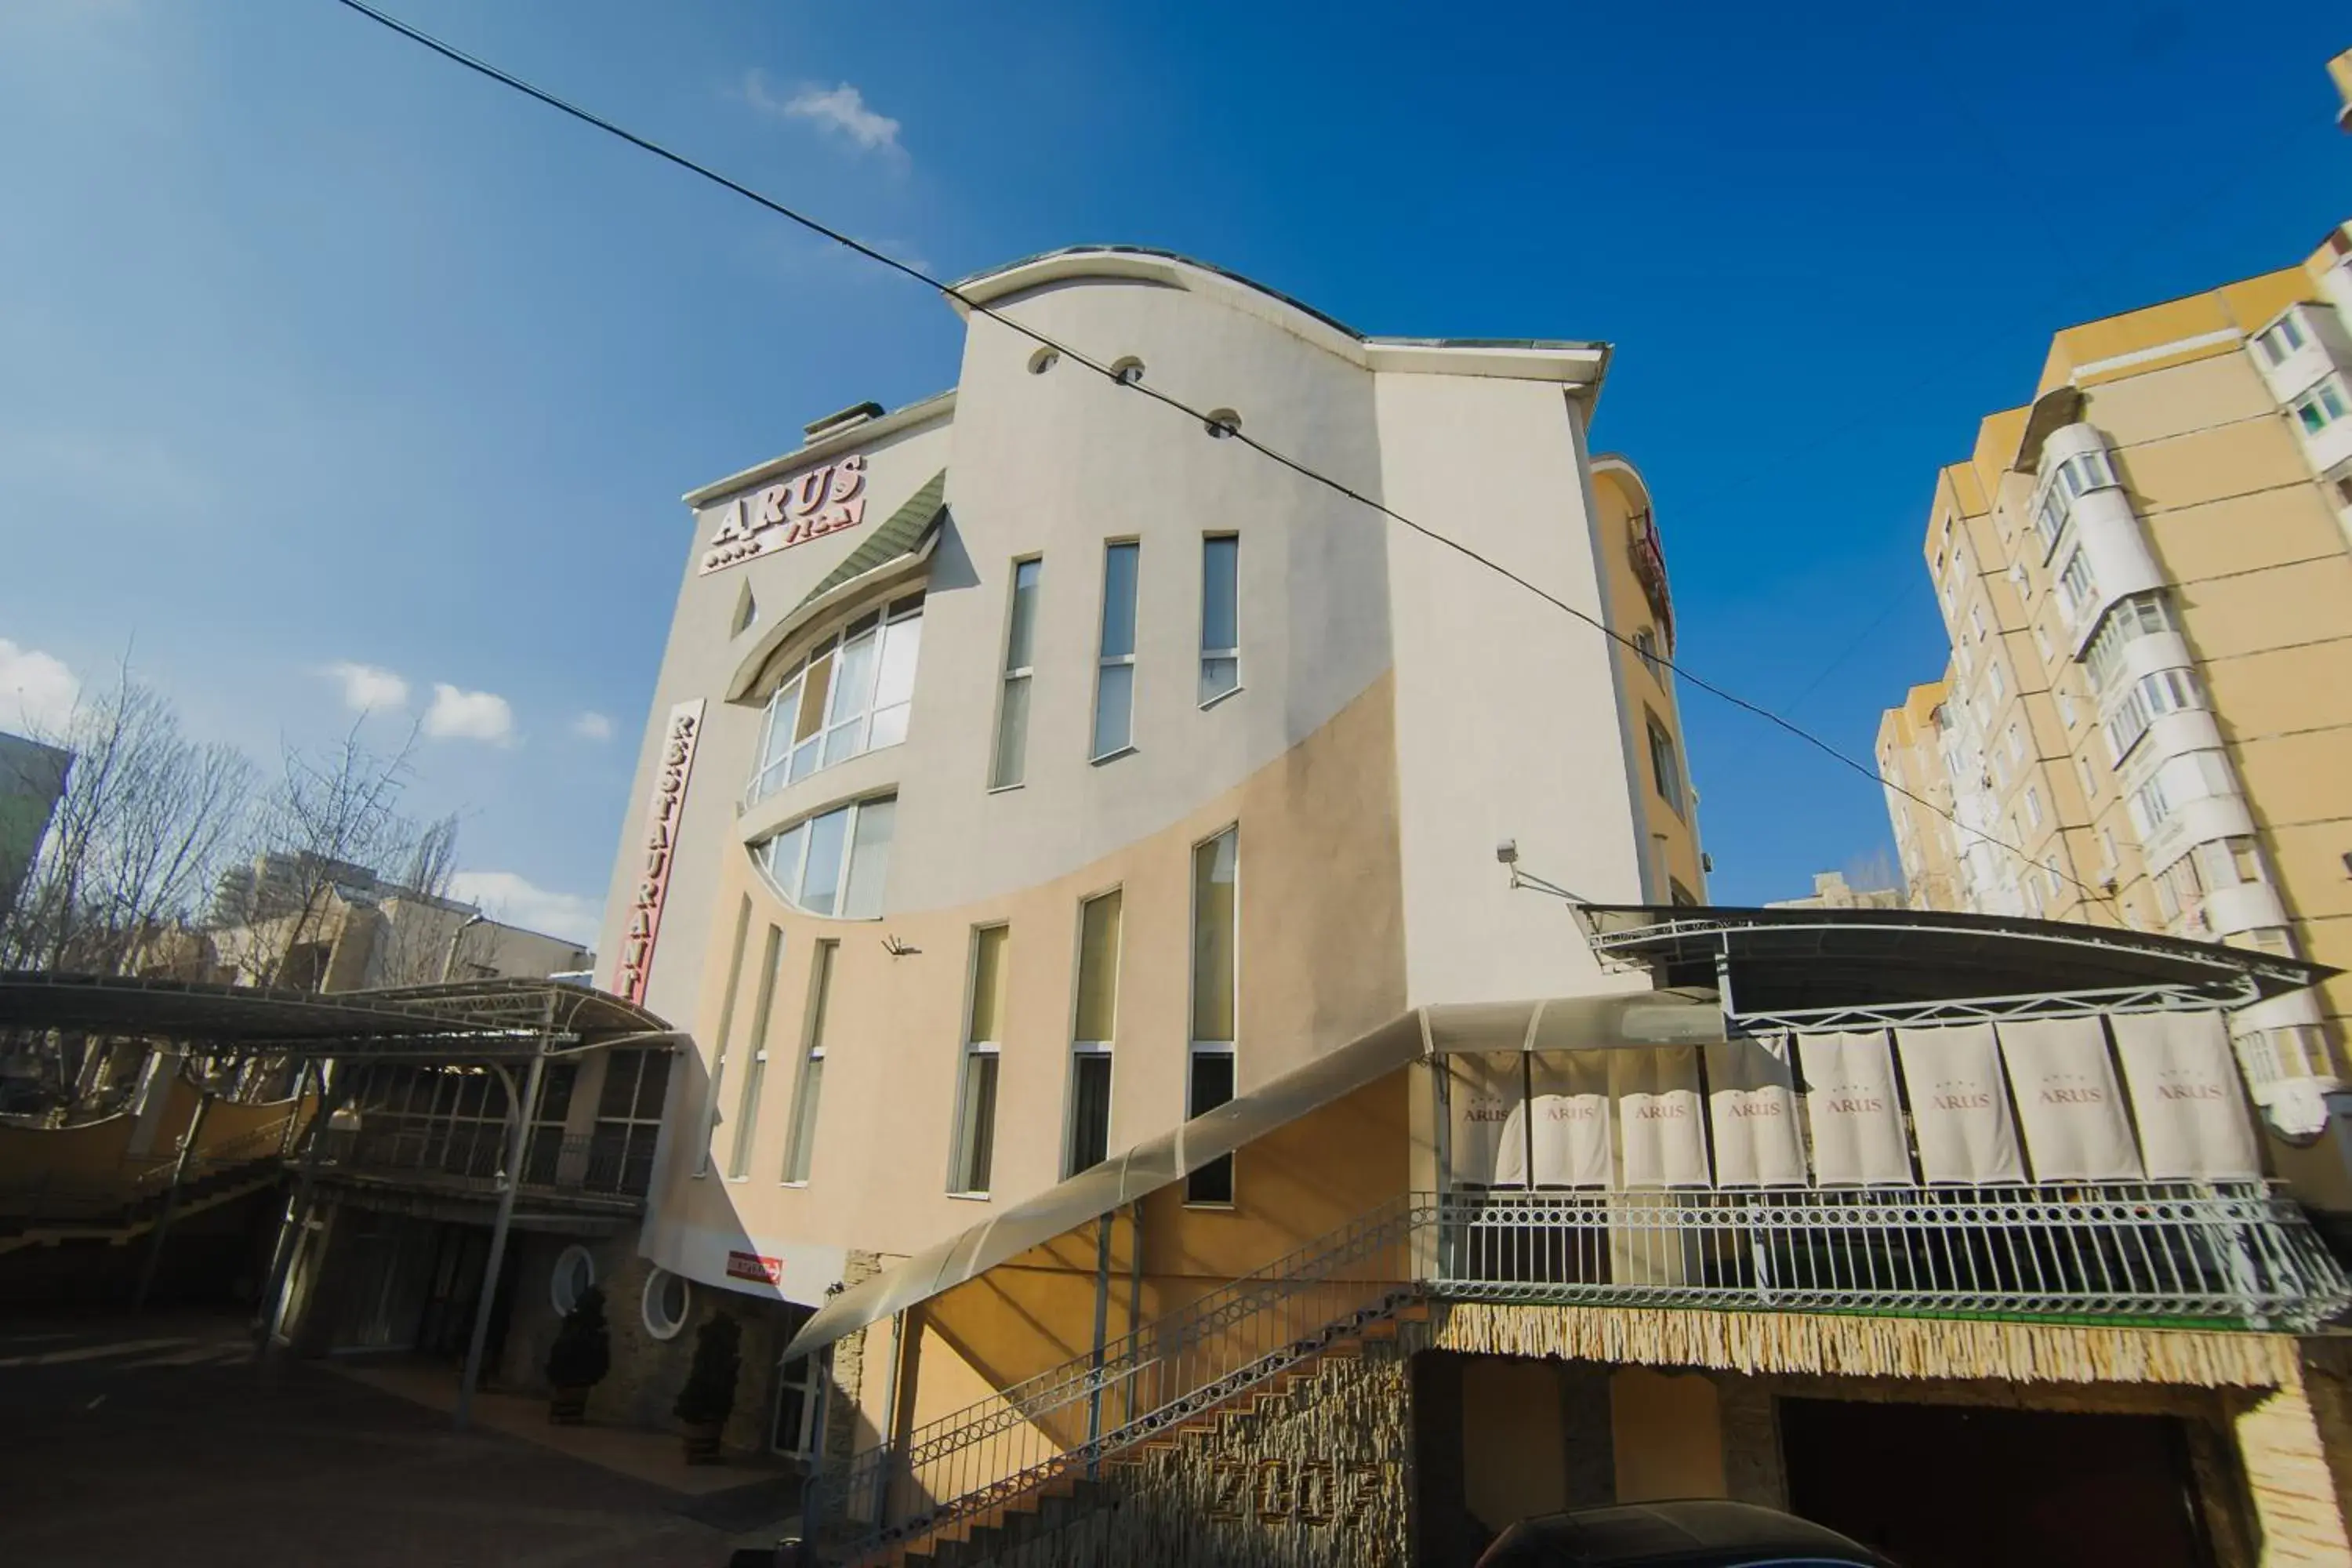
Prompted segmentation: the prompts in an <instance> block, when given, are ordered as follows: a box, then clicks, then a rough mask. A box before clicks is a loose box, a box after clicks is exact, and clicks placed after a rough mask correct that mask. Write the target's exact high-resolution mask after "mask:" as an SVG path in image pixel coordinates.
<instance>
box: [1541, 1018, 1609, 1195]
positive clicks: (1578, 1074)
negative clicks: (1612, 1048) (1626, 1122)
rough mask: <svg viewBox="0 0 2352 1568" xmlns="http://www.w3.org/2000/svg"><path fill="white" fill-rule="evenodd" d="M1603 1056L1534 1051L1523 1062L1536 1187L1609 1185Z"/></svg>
mask: <svg viewBox="0 0 2352 1568" xmlns="http://www.w3.org/2000/svg"><path fill="white" fill-rule="evenodd" d="M1609 1056H1610V1053H1609V1052H1607V1051H1538V1052H1537V1053H1536V1054H1535V1055H1533V1056H1532V1057H1530V1058H1528V1067H1529V1068H1530V1069H1531V1070H1532V1072H1533V1073H1534V1079H1535V1096H1534V1098H1533V1099H1532V1100H1530V1101H1529V1102H1528V1117H1529V1120H1530V1121H1531V1122H1532V1124H1533V1128H1534V1131H1535V1147H1536V1166H1535V1177H1536V1185H1538V1186H1539V1187H1605V1186H1607V1185H1609V1184H1610V1182H1609V1178H1610V1153H1609Z"/></svg>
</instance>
